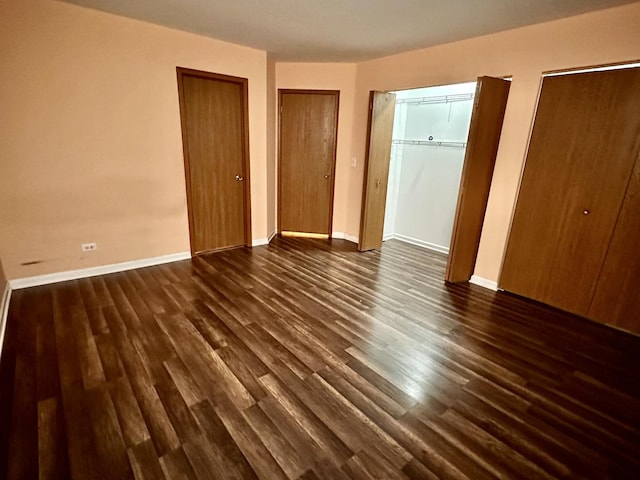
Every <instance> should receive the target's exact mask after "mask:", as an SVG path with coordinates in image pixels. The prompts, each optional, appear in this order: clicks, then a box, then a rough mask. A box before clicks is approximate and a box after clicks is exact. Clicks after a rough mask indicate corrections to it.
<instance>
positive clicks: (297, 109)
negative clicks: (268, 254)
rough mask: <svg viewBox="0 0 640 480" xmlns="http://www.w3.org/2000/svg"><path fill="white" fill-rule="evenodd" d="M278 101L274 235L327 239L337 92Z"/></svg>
mask: <svg viewBox="0 0 640 480" xmlns="http://www.w3.org/2000/svg"><path fill="white" fill-rule="evenodd" d="M278 95H279V105H280V116H279V126H280V128H279V140H278V141H279V149H278V155H279V157H278V158H279V161H278V172H279V182H278V231H280V232H300V233H317V234H326V235H331V229H332V219H333V194H334V187H335V168H336V148H337V141H338V106H339V103H340V92H339V91H335V90H279V91H278Z"/></svg>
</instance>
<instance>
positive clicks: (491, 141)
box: [445, 77, 511, 282]
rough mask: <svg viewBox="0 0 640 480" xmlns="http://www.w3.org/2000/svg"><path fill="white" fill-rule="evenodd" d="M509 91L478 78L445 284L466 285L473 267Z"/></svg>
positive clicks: (505, 83)
mask: <svg viewBox="0 0 640 480" xmlns="http://www.w3.org/2000/svg"><path fill="white" fill-rule="evenodd" d="M510 87H511V82H510V81H507V80H502V79H500V78H493V77H480V78H478V84H477V86H476V95H475V100H474V105H473V111H472V113H471V124H470V125H469V136H468V139H467V148H466V151H465V156H464V163H463V165H462V175H461V177H460V189H459V191H458V203H457V205H456V213H455V217H454V221H453V231H452V233H451V243H450V246H449V259H448V261H447V269H446V272H445V278H446V280H447V281H448V282H468V281H469V279H470V278H471V275H473V270H474V268H475V266H476V258H477V256H478V247H479V245H480V234H481V233H482V225H483V223H484V214H485V211H486V210H487V202H488V200H489V190H490V189H491V180H492V178H493V168H494V166H495V163H496V155H497V154H498V145H499V143H500V133H501V132H502V122H503V120H504V112H505V109H506V108H507V99H508V97H509V89H510Z"/></svg>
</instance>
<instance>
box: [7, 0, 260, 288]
mask: <svg viewBox="0 0 640 480" xmlns="http://www.w3.org/2000/svg"><path fill="white" fill-rule="evenodd" d="M176 66H183V67H190V68H195V69H202V70H207V71H212V72H218V73H224V74H228V75H236V76H240V77H246V78H248V79H249V128H250V137H251V138H250V156H251V196H252V223H253V225H252V230H253V236H254V238H264V237H266V236H267V234H268V232H267V227H268V226H267V221H268V220H267V206H268V203H267V193H268V191H267V131H266V114H267V112H266V109H267V96H266V76H267V58H266V53H265V52H263V51H259V50H254V49H250V48H245V47H240V46H236V45H232V44H229V43H224V42H220V41H217V40H212V39H207V38H204V37H199V36H196V35H192V34H187V33H183V32H178V31H175V30H171V29H167V28H163V27H158V26H155V25H151V24H147V23H143V22H138V21H134V20H130V19H126V18H123V17H118V16H114V15H109V14H106V13H101V12H98V11H94V10H90V9H85V8H82V7H77V6H75V5H69V4H66V3H62V2H57V1H49V0H20V1H3V2H0V105H1V106H2V107H1V108H0V125H2V128H0V158H1V159H2V160H1V163H0V205H2V215H0V251H2V252H3V258H2V260H3V262H4V266H5V270H6V273H7V276H8V277H9V278H22V277H27V276H31V275H39V274H45V273H51V272H59V271H64V270H70V269H78V268H86V267H91V266H96V265H104V264H111V263H117V262H122V261H127V260H135V259H141V258H148V257H154V256H160V255H164V254H171V253H177V252H184V251H188V250H189V238H188V228H187V210H186V196H185V185H184V170H183V158H182V142H181V134H180V119H179V109H178V95H177V86H176V72H175V68H176ZM84 242H97V244H98V250H97V251H96V252H94V253H92V254H91V255H86V254H85V255H83V254H82V253H81V251H80V244H81V243H84ZM28 262H39V263H36V264H33V265H22V264H23V263H28Z"/></svg>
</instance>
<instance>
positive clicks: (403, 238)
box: [391, 233, 449, 254]
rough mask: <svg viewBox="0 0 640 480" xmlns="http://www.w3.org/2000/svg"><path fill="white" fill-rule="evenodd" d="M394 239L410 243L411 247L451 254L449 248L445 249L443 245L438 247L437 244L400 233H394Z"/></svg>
mask: <svg viewBox="0 0 640 480" xmlns="http://www.w3.org/2000/svg"><path fill="white" fill-rule="evenodd" d="M391 235H393V238H395V239H396V240H400V241H401V242H405V243H410V244H411V245H417V246H418V247H422V248H427V249H429V250H433V251H434V252H440V253H446V254H448V253H449V247H443V246H442V245H436V244H435V243H430V242H425V241H424V240H420V239H418V238H413V237H407V236H406V235H401V234H399V233H393V234H391Z"/></svg>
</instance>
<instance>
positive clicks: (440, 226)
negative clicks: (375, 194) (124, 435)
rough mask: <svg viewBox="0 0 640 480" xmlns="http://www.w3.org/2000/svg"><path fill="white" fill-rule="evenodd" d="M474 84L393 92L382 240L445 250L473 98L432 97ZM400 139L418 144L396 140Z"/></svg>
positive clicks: (468, 88)
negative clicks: (391, 140)
mask: <svg viewBox="0 0 640 480" xmlns="http://www.w3.org/2000/svg"><path fill="white" fill-rule="evenodd" d="M475 88H476V83H475V82H473V83H465V84H457V85H447V86H443V87H432V88H421V89H416V90H405V91H401V92H396V98H397V100H398V104H397V105H396V114H395V120H394V129H393V138H394V145H393V148H392V149H391V159H390V168H389V184H388V187H387V204H386V211H385V224H384V239H385V240H388V239H390V238H397V239H399V240H404V241H407V242H410V243H415V244H417V245H422V246H425V247H428V248H432V249H434V250H438V251H442V252H448V249H449V243H450V240H451V231H452V228H453V219H454V215H455V209H456V204H457V200H458V188H459V185H460V175H461V173H462V164H463V161H464V154H465V149H464V148H463V146H461V144H462V143H466V141H467V135H468V132H469V123H470V121H471V111H472V108H473V99H472V98H471V97H472V95H467V96H466V97H465V98H466V99H465V100H463V101H445V99H444V98H435V97H445V96H452V95H453V96H455V95H462V94H473V93H475ZM407 99H414V100H415V99H424V102H420V103H418V102H414V101H411V100H409V101H406V100H407ZM455 99H456V98H454V100H455ZM429 137H433V138H432V140H429ZM402 140H404V141H421V142H422V143H423V144H418V145H411V144H406V143H405V144H401V143H398V141H402ZM438 142H444V143H443V144H442V145H439V144H438ZM447 142H451V143H453V145H452V144H451V143H447ZM424 143H429V144H428V145H425V144H424Z"/></svg>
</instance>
